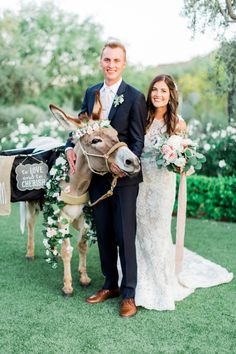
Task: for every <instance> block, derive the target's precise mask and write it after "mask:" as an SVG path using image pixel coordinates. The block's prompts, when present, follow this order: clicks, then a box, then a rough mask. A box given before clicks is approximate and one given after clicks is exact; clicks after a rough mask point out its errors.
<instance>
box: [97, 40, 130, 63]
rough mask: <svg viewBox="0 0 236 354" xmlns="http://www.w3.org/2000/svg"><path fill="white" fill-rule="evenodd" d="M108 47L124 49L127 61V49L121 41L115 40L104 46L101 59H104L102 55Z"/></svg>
mask: <svg viewBox="0 0 236 354" xmlns="http://www.w3.org/2000/svg"><path fill="white" fill-rule="evenodd" d="M107 47H109V48H120V49H122V50H123V53H124V56H125V60H126V49H125V46H124V44H122V43H121V42H120V41H119V40H117V39H114V40H109V41H107V42H106V43H105V44H104V46H103V48H102V51H101V57H102V54H103V52H104V49H105V48H107Z"/></svg>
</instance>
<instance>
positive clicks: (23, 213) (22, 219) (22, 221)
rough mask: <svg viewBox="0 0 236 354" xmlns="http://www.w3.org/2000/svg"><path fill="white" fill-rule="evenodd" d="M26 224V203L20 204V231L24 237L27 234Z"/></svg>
mask: <svg viewBox="0 0 236 354" xmlns="http://www.w3.org/2000/svg"><path fill="white" fill-rule="evenodd" d="M25 222H26V202H20V230H21V233H22V235H23V234H24V232H25Z"/></svg>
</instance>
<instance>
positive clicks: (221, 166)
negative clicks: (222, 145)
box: [219, 160, 226, 168]
mask: <svg viewBox="0 0 236 354" xmlns="http://www.w3.org/2000/svg"><path fill="white" fill-rule="evenodd" d="M225 166H226V162H225V160H220V161H219V167H220V168H223V167H225Z"/></svg>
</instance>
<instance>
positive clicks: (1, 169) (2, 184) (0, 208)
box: [0, 156, 15, 215]
mask: <svg viewBox="0 0 236 354" xmlns="http://www.w3.org/2000/svg"><path fill="white" fill-rule="evenodd" d="M14 159H15V156H0V215H10V214H11V169H12V164H13V162H14Z"/></svg>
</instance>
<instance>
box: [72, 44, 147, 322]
mask: <svg viewBox="0 0 236 354" xmlns="http://www.w3.org/2000/svg"><path fill="white" fill-rule="evenodd" d="M100 66H101V69H102V71H103V75H104V82H103V83H100V84H97V85H95V86H92V87H90V88H88V89H87V91H86V94H85V97H84V101H83V104H82V109H81V112H80V113H85V112H86V113H87V114H88V115H90V114H91V113H92V109H93V105H94V100H95V93H96V91H97V90H99V91H100V97H101V103H102V117H103V118H104V119H107V118H108V119H109V120H110V121H111V125H112V126H113V127H114V128H115V129H116V130H117V132H118V137H119V140H120V141H122V142H125V143H127V145H128V147H129V148H130V149H131V150H132V151H133V152H134V153H135V154H136V155H137V156H138V157H140V155H141V152H142V149H143V144H144V129H145V124H146V116H147V112H146V104H145V97H144V95H143V94H142V93H141V92H139V91H138V90H136V89H135V88H134V87H132V86H130V85H128V84H126V83H125V82H124V81H123V80H122V73H123V70H124V68H125V66H126V49H125V47H124V46H123V44H121V43H120V42H118V41H112V42H108V43H106V44H105V45H104V47H103V49H102V52H101V57H100ZM114 99H115V100H114ZM67 146H68V143H67ZM67 159H68V161H69V164H70V168H71V171H72V172H73V171H74V163H73V161H74V159H75V156H74V151H73V150H72V149H70V150H67ZM111 170H112V171H113V172H114V173H116V174H119V176H120V177H122V178H119V180H118V183H117V187H116V188H115V189H114V194H113V196H112V197H110V198H107V199H105V200H103V201H101V202H99V203H98V204H97V205H96V206H95V207H94V208H93V211H94V218H95V223H96V229H97V240H98V247H99V253H100V260H101V268H102V272H103V275H104V277H105V281H104V284H103V287H102V288H101V289H100V290H98V291H97V292H96V293H95V294H94V295H92V296H90V297H89V298H88V299H87V300H86V301H87V302H88V303H90V304H96V303H99V302H103V301H105V300H107V299H109V298H114V297H118V296H119V295H120V294H121V295H122V298H123V300H122V302H121V306H120V316H122V317H125V318H127V317H131V316H133V315H135V314H136V312H137V308H136V305H135V301H134V296H135V287H136V283H137V264H136V251H135V234H136V198H137V195H138V184H139V182H141V181H142V175H141V173H140V174H139V175H138V176H135V177H132V178H129V177H125V176H124V174H123V173H122V171H120V170H119V168H118V166H116V165H115V164H113V165H112V166H111ZM111 180H112V177H111V174H107V175H105V176H100V175H96V174H94V175H93V178H92V181H91V184H90V187H89V193H90V199H91V202H94V201H95V200H97V199H98V198H99V197H100V196H101V195H103V194H105V193H106V192H107V191H108V190H109V189H110V185H111ZM118 249H119V256H120V262H121V268H122V274H123V277H122V281H121V286H120V288H119V287H118V270H117V252H118Z"/></svg>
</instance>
